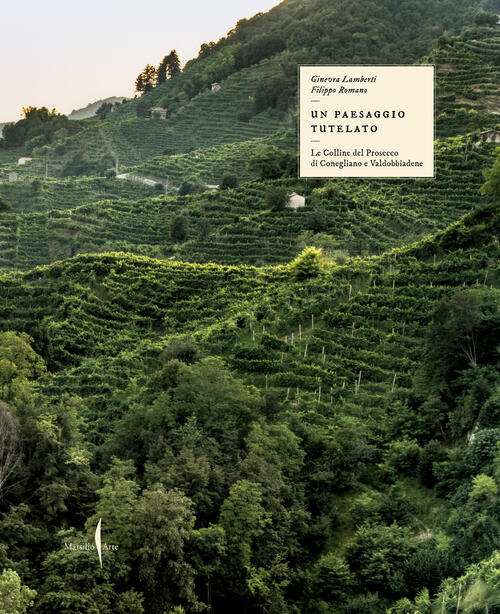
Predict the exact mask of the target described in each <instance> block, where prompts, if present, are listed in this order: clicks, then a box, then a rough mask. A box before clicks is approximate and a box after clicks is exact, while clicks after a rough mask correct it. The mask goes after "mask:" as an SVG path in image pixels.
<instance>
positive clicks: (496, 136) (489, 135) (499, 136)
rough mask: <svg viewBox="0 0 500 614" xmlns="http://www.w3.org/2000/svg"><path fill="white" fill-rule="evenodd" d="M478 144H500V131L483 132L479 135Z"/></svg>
mask: <svg viewBox="0 0 500 614" xmlns="http://www.w3.org/2000/svg"><path fill="white" fill-rule="evenodd" d="M479 138H480V141H479V142H480V143H500V130H494V129H493V128H491V129H490V130H484V131H483V132H481V134H480V135H479Z"/></svg>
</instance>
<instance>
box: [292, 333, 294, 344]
mask: <svg viewBox="0 0 500 614" xmlns="http://www.w3.org/2000/svg"><path fill="white" fill-rule="evenodd" d="M293 344H294V343H293V333H292V345H293Z"/></svg>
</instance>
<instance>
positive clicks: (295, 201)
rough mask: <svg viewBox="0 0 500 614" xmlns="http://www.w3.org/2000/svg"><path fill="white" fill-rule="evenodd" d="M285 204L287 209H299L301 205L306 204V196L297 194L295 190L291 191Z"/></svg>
mask: <svg viewBox="0 0 500 614" xmlns="http://www.w3.org/2000/svg"><path fill="white" fill-rule="evenodd" d="M286 206H287V207H288V208H289V209H300V208H301V207H305V206H306V198H305V196H301V195H300V194H297V192H292V193H291V194H290V196H289V198H288V203H287V205H286Z"/></svg>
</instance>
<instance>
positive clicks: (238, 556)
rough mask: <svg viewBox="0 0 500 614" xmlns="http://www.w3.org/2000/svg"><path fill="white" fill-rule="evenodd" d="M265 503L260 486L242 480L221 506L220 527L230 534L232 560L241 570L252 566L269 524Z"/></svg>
mask: <svg viewBox="0 0 500 614" xmlns="http://www.w3.org/2000/svg"><path fill="white" fill-rule="evenodd" d="M261 502H262V492H261V489H260V486H259V485H258V484H255V483H253V482H249V481H248V480H240V481H239V482H236V483H235V484H233V485H232V486H231V488H230V490H229V496H228V498H227V499H226V500H225V501H224V503H223V504H222V506H221V510H220V520H219V523H220V525H221V526H222V527H223V529H224V531H225V533H226V538H227V545H228V551H229V554H230V557H229V558H230V560H231V561H232V562H233V563H236V564H237V565H238V566H239V567H241V568H246V567H249V566H250V561H251V557H252V545H253V542H254V540H255V538H257V537H258V536H259V535H261V534H262V533H263V531H264V527H265V526H266V524H267V523H268V522H269V519H268V516H267V514H266V511H265V509H264V508H263V507H262V503H261Z"/></svg>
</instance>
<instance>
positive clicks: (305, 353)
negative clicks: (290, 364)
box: [304, 343, 309, 358]
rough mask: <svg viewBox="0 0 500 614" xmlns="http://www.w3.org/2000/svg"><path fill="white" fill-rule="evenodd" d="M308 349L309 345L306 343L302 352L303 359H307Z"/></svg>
mask: <svg viewBox="0 0 500 614" xmlns="http://www.w3.org/2000/svg"><path fill="white" fill-rule="evenodd" d="M308 347H309V344H308V343H306V349H305V350H304V358H306V357H307V348H308Z"/></svg>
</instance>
